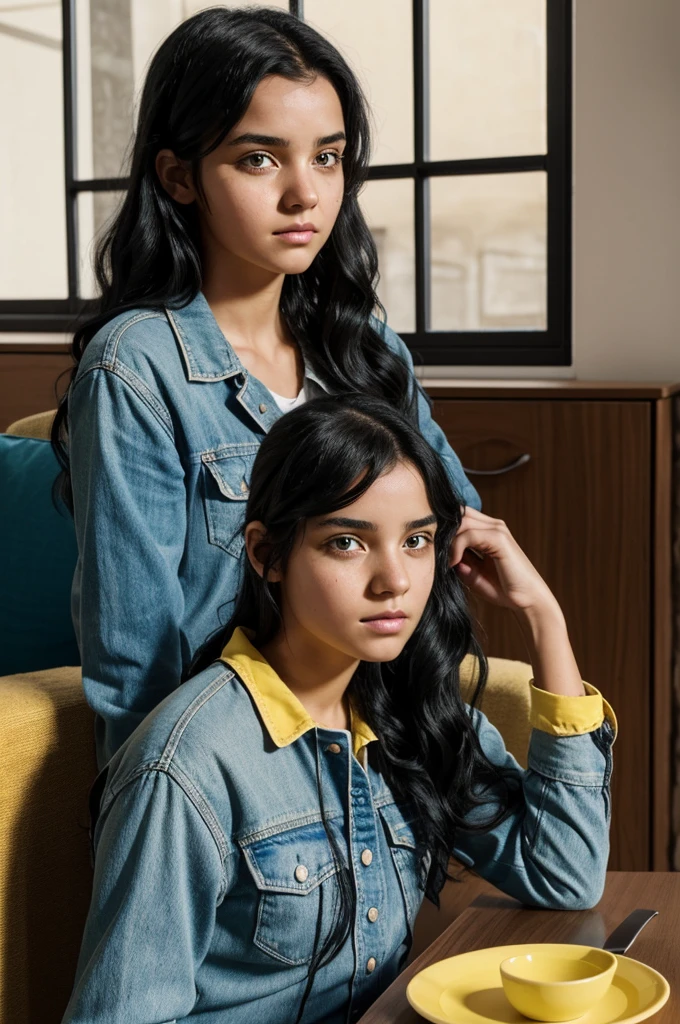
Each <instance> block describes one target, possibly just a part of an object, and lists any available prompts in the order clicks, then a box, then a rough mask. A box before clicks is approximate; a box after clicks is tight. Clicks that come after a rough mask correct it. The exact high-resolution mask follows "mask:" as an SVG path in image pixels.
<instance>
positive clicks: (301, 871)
mask: <svg viewBox="0 0 680 1024" xmlns="http://www.w3.org/2000/svg"><path fill="white" fill-rule="evenodd" d="M295 877H296V878H297V880H298V882H306V881H307V878H308V877H309V871H308V870H307V868H306V867H305V866H304V864H298V866H297V867H296V869H295Z"/></svg>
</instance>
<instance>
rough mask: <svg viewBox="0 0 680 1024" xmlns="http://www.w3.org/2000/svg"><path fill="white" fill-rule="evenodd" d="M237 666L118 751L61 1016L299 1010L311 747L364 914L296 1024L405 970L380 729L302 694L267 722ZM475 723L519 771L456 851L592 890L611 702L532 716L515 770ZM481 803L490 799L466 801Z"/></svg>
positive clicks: (410, 878) (601, 853) (356, 1010)
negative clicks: (298, 710) (570, 727)
mask: <svg viewBox="0 0 680 1024" xmlns="http://www.w3.org/2000/svg"><path fill="white" fill-rule="evenodd" d="M237 635H238V634H237ZM252 650H253V652H254V649H252ZM247 657H248V655H247V652H246V658H247ZM254 657H255V658H258V657H260V656H259V655H258V654H257V652H254ZM243 664H244V663H243V662H241V665H243ZM264 664H266V663H264ZM236 667H237V668H238V667H239V666H238V665H236ZM247 668H248V661H246V662H245V668H244V667H241V668H240V670H239V671H240V674H239V673H237V672H236V671H235V670H234V667H233V660H232V665H229V664H224V663H222V662H218V663H215V664H214V665H212V666H211V667H210V668H208V669H206V670H205V671H204V672H201V673H200V674H199V675H197V676H195V677H194V678H192V679H190V680H189V681H188V682H186V683H185V684H184V685H183V686H181V687H180V688H179V689H177V690H175V691H174V692H173V693H172V694H171V695H170V696H169V697H168V698H167V699H166V700H165V701H164V702H163V703H162V704H161V705H160V706H159V707H157V708H156V709H155V711H154V712H152V713H151V714H150V715H149V716H148V717H147V718H146V720H145V721H144V722H143V723H142V725H140V727H139V728H138V729H137V730H136V731H135V733H134V734H133V735H132V737H131V738H130V739H129V740H128V741H127V742H126V743H125V744H124V745H123V747H122V748H121V749H120V750H119V751H118V753H117V754H116V755H115V756H114V758H113V759H112V761H111V763H110V765H109V768H108V777H107V782H106V788H105V790H104V794H103V798H102V801H101V814H100V816H99V820H98V822H97V826H96V830H95V844H96V858H95V878H94V890H93V897H92V904H91V908H90V913H89V916H88V920H87V925H86V929H85V935H84V939H83V945H82V949H81V954H80V960H79V964H78V969H77V976H76V984H75V988H74V991H73V995H72V998H71V1001H70V1003H69V1006H68V1009H67V1011H66V1015H65V1017H64V1024H162V1022H163V1024H165V1022H175V1021H176V1022H177V1024H180V1022H184V1021H195V1022H196V1024H292V1022H293V1021H294V1020H295V1018H296V1014H297V1010H298V1007H299V1004H300V999H301V996H302V993H303V989H304V987H305V981H306V976H307V968H308V963H309V960H310V957H311V955H312V950H313V947H314V938H315V931H316V927H317V918H318V916H319V914H321V920H322V923H323V928H324V930H325V929H326V928H327V927H328V924H329V917H330V912H331V908H332V905H333V886H334V883H335V878H334V873H335V867H334V862H333V857H332V853H331V848H330V845H329V843H328V839H327V837H326V834H325V832H324V829H323V826H322V823H321V816H320V809H319V798H318V794H317V781H316V779H317V759H318V762H319V773H320V779H321V787H322V792H323V800H324V805H325V809H326V814H327V816H328V817H329V818H330V826H331V828H332V829H333V830H334V833H335V836H336V837H337V839H338V842H339V844H340V847H341V849H342V850H343V851H344V857H345V858H346V862H347V863H348V864H349V866H350V869H351V874H352V877H353V883H354V887H355V892H356V914H355V917H354V920H353V926H352V930H351V934H350V935H349V936H348V938H347V941H346V943H345V945H344V946H343V947H342V949H341V950H340V952H339V953H338V955H337V956H336V957H335V959H333V960H332V961H331V962H330V963H329V964H327V965H326V966H325V967H323V968H322V969H321V970H320V971H319V973H318V974H317V976H316V979H315V982H314V986H313V989H312V993H311V997H310V999H309V1002H308V1004H307V1007H306V1011H305V1015H304V1018H303V1021H304V1022H305V1024H321V1022H324V1024H350V1022H352V1021H355V1020H357V1019H358V1017H359V1016H360V1015H361V1014H362V1013H364V1012H365V1011H366V1010H367V1008H368V1007H369V1005H370V1004H371V1003H372V1002H373V1001H374V1000H375V999H376V998H377V996H378V995H379V994H380V993H381V992H382V991H383V990H384V989H385V988H386V987H387V986H388V985H389V984H390V983H391V982H392V981H393V980H394V978H395V976H396V975H397V974H398V972H399V970H400V968H401V967H402V965H403V963H404V960H405V957H406V955H407V952H408V948H409V945H410V941H411V930H412V927H413V922H414V919H415V916H416V914H417V912H418V909H419V907H420V904H421V901H422V892H421V890H420V888H419V885H418V873H419V867H420V864H419V858H420V856H421V854H420V853H417V852H416V843H415V836H414V830H413V827H412V825H413V818H412V816H411V815H410V814H409V813H408V811H406V810H405V809H404V808H403V807H401V806H400V805H399V804H398V803H397V802H396V801H395V798H394V796H393V794H392V793H391V792H390V790H389V789H388V787H387V785H386V783H385V781H384V779H383V777H382V776H381V775H380V774H379V772H378V771H377V770H376V768H375V757H374V753H375V750H376V748H377V743H375V742H372V743H369V744H368V746H366V747H365V748H364V751H366V752H367V756H366V757H363V758H362V752H359V757H357V756H355V755H354V754H353V741H352V736H351V734H350V733H349V732H345V731H341V730H330V729H326V728H322V727H320V726H317V727H314V723H313V722H311V720H309V719H308V721H307V723H306V724H305V721H304V718H305V715H306V713H305V712H304V709H302V714H301V716H300V721H301V724H300V725H299V726H298V728H297V729H295V728H293V729H291V730H290V735H287V736H282V735H280V734H277V732H276V730H274V729H273V728H272V724H271V723H272V721H273V716H272V715H266V714H265V715H262V716H261V715H260V711H259V710H258V709H261V708H262V706H263V705H262V701H261V700H260V699H258V691H257V688H256V687H253V684H252V678H253V673H249V672H248V671H247ZM269 671H273V670H271V669H269ZM249 680H250V681H249ZM288 692H290V691H288ZM260 693H261V691H260ZM291 696H292V695H291ZM581 699H582V700H588V698H581ZM292 700H293V701H295V698H292ZM300 707H302V706H301V705H300ZM307 717H308V716H307ZM267 719H269V724H268V723H267ZM473 722H474V726H475V729H476V731H477V734H478V736H479V740H480V743H481V746H482V748H483V750H484V751H485V753H486V755H487V757H488V758H489V759H490V760H491V761H492V762H493V763H494V764H496V765H498V766H501V767H503V768H513V769H514V770H515V771H516V772H517V773H518V775H519V777H520V779H521V783H522V800H521V802H520V804H519V806H518V807H517V808H516V810H514V811H513V812H512V813H511V814H510V816H509V817H508V818H506V820H505V821H504V822H503V823H502V824H501V825H499V826H498V827H496V828H495V829H494V830H493V831H491V832H488V833H486V834H473V833H470V832H460V834H459V839H458V843H457V848H456V851H455V852H456V853H457V855H458V856H459V858H460V859H462V860H463V861H464V862H465V863H467V864H470V865H474V867H475V869H476V870H477V871H478V872H479V873H480V874H481V875H483V876H484V877H485V878H487V879H488V880H490V881H491V882H493V883H494V884H495V885H497V886H498V887H499V888H500V889H502V890H504V891H505V892H507V893H509V894H510V895H512V896H515V897H516V898H518V899H519V900H521V901H523V902H525V903H528V904H530V905H534V906H539V907H551V908H558V909H559V908H565V909H570V910H575V909H581V908H585V907H589V906H592V905H593V904H595V903H596V902H597V901H598V900H599V898H600V895H601V893H602V889H603V886H604V880H605V871H606V865H607V857H608V851H609V842H608V825H609V806H610V802H609V779H610V774H611V764H612V758H611V744H612V739H613V729H612V725H611V724H610V719H606V720H605V721H604V722H603V723H602V725H601V726H600V727H599V728H598V729H596V730H593V731H592V732H589V733H584V734H581V735H560V736H557V735H551V734H549V733H548V732H546V731H540V730H538V729H534V730H533V732H532V735H531V741H530V748H529V755H528V768H527V769H526V770H525V771H523V770H522V769H521V768H520V767H519V765H518V764H517V762H516V761H515V759H514V758H513V757H512V756H511V755H510V754H509V753H508V752H507V751H506V750H505V747H504V744H503V740H502V738H501V736H500V734H499V732H498V731H497V730H496V729H495V728H494V727H493V726H492V725H491V724H490V723H489V722H488V721H487V719H486V718H485V716H484V715H483V714H482V713H481V712H479V711H474V713H473ZM310 724H311V727H310ZM378 742H379V741H378ZM354 749H356V748H354ZM360 760H363V765H362V763H360ZM493 809H494V807H493V802H492V800H491V798H490V803H489V804H488V805H487V806H486V807H482V808H478V809H476V810H475V812H474V815H475V817H476V818H483V817H487V816H488V815H489V813H490V811H492V810H493ZM367 851H370V856H368V855H367ZM369 908H374V912H373V913H372V914H371V915H370V916H369V915H368V910H369ZM375 910H377V911H378V913H377V916H376V915H375ZM372 961H374V964H372Z"/></svg>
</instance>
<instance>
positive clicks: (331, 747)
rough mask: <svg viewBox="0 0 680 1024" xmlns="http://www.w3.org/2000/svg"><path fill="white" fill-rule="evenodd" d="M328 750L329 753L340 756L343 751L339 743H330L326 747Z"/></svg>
mask: <svg viewBox="0 0 680 1024" xmlns="http://www.w3.org/2000/svg"><path fill="white" fill-rule="evenodd" d="M326 750H327V751H328V753H329V754H339V753H340V751H341V750H342V747H341V746H340V744H339V743H329V744H328V746H327V747H326Z"/></svg>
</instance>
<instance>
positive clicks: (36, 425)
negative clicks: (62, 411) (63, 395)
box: [5, 409, 57, 439]
mask: <svg viewBox="0 0 680 1024" xmlns="http://www.w3.org/2000/svg"><path fill="white" fill-rule="evenodd" d="M56 411H57V410H56V409H50V411H49V412H38V413H36V414H35V416H24V418H23V419H21V420H15V421H14V423H10V425H9V426H8V428H7V430H6V431H5V433H6V434H15V435H17V436H18V437H42V438H47V439H49V436H50V430H51V429H52V421H53V420H54V415H55V413H56Z"/></svg>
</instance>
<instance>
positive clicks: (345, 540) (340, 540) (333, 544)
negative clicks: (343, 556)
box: [328, 537, 360, 551]
mask: <svg viewBox="0 0 680 1024" xmlns="http://www.w3.org/2000/svg"><path fill="white" fill-rule="evenodd" d="M353 545H354V546H353ZM328 546H329V548H331V549H332V550H333V551H357V550H358V549H359V547H360V544H359V541H358V540H357V539H356V537H333V539H332V540H330V541H329V542H328Z"/></svg>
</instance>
